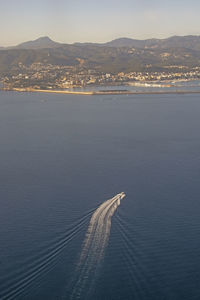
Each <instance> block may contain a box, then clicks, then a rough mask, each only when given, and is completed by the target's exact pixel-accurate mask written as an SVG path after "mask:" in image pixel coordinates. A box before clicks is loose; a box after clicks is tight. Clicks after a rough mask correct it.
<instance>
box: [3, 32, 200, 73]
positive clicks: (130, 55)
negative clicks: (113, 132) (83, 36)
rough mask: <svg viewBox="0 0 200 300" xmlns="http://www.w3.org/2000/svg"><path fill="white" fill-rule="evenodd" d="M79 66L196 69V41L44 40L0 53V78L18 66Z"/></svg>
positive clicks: (199, 59)
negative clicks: (34, 64) (38, 64)
mask: <svg viewBox="0 0 200 300" xmlns="http://www.w3.org/2000/svg"><path fill="white" fill-rule="evenodd" d="M33 63H42V64H51V65H61V66H76V65H77V66H79V65H80V64H81V66H82V68H85V69H95V70H98V71H102V72H110V73H117V72H122V71H123V72H130V71H137V72H138V71H149V72H150V71H162V70H165V71H166V70H168V69H169V70H170V69H171V67H174V70H175V69H176V67H177V68H179V67H182V66H183V67H184V66H185V67H188V68H193V67H195V66H199V65H200V37H199V36H196V37H194V36H187V37H171V38H169V39H165V40H158V39H151V40H144V41H138V40H132V39H126V38H122V39H118V40H115V41H112V42H110V43H106V44H73V45H69V44H59V43H56V42H54V41H52V40H50V39H49V38H48V37H44V38H40V39H38V40H36V41H33V42H26V43H23V44H20V45H18V46H17V47H14V48H11V49H3V50H0V74H1V75H6V74H8V73H10V72H18V69H19V64H23V65H25V66H27V67H28V66H30V65H31V64H33Z"/></svg>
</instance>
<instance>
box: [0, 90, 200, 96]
mask: <svg viewBox="0 0 200 300" xmlns="http://www.w3.org/2000/svg"><path fill="white" fill-rule="evenodd" d="M0 90H1V91H14V92H29V93H54V94H68V95H86V96H87V95H91V96H92V95H168V94H169V95H170V94H183V95H184V94H200V90H199V91H187V90H176V91H163V90H162V91H130V90H103V91H66V90H42V89H30V88H27V89H24V88H13V89H6V88H0Z"/></svg>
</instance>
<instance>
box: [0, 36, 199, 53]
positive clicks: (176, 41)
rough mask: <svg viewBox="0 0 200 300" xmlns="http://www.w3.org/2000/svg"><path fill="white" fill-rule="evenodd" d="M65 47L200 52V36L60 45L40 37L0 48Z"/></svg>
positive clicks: (119, 39)
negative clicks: (185, 49)
mask: <svg viewBox="0 0 200 300" xmlns="http://www.w3.org/2000/svg"><path fill="white" fill-rule="evenodd" d="M64 45H75V46H91V45H93V46H105V47H117V48H122V47H128V48H159V47H160V48H169V47H183V48H189V49H194V50H200V35H185V36H176V35H175V36H171V37H168V38H164V39H158V38H150V39H133V38H127V37H120V38H117V39H114V40H111V41H109V42H105V43H91V42H83V43H80V42H76V43H73V44H68V43H59V42H55V41H53V40H52V39H51V38H49V37H48V36H43V37H39V38H37V39H36V40H30V41H26V42H23V43H20V44H19V45H17V46H10V47H0V50H7V49H45V48H49V49H51V48H56V47H62V46H64Z"/></svg>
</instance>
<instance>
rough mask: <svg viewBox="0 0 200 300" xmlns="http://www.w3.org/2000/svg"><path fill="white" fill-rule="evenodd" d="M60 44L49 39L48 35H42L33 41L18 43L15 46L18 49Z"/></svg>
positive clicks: (52, 46) (49, 46)
mask: <svg viewBox="0 0 200 300" xmlns="http://www.w3.org/2000/svg"><path fill="white" fill-rule="evenodd" d="M59 45H61V44H60V43H56V42H54V41H53V40H51V39H50V38H49V37H48V36H42V37H39V38H38V39H36V40H34V41H28V42H25V43H22V44H19V45H18V46H17V48H19V49H42V48H55V47H58V46H59Z"/></svg>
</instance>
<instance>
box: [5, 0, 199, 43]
mask: <svg viewBox="0 0 200 300" xmlns="http://www.w3.org/2000/svg"><path fill="white" fill-rule="evenodd" d="M199 11H200V1H199V0H190V1H188V0H165V1H162V0H149V1H148V0H34V1H33V0H7V1H3V0H0V46H11V45H17V44H19V43H21V42H25V41H29V40H34V39H37V38H39V37H41V36H49V37H50V38H51V39H53V40H55V41H57V42H63V43H74V42H107V41H110V40H113V39H115V38H119V37H129V38H136V39H147V38H166V37H169V36H173V35H189V34H192V35H200V18H199Z"/></svg>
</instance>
